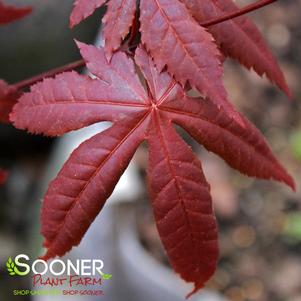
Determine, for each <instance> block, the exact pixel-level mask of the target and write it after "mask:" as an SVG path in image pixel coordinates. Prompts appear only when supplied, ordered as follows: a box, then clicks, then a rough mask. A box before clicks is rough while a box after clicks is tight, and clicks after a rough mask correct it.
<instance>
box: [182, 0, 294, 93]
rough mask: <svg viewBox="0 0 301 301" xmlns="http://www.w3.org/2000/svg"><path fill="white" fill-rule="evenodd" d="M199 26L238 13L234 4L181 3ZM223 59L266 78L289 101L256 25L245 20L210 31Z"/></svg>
mask: <svg viewBox="0 0 301 301" xmlns="http://www.w3.org/2000/svg"><path fill="white" fill-rule="evenodd" d="M181 1H182V2H184V3H185V4H186V6H187V7H188V8H189V10H190V12H191V14H192V15H193V16H194V17H195V19H196V20H197V21H198V22H200V23H201V22H205V21H206V20H211V19H214V18H216V17H218V16H222V15H225V14H226V13H231V12H234V11H237V10H238V7H237V6H236V4H235V3H234V2H233V0H181ZM209 31H210V32H211V33H212V35H213V36H214V38H215V40H216V42H217V44H218V45H219V47H220V49H221V51H222V52H223V54H224V55H225V56H229V57H232V58H234V59H237V60H238V61H239V62H240V63H241V64H242V65H244V66H245V67H246V68H248V69H251V68H253V69H254V70H255V71H256V72H257V73H258V74H259V75H260V76H262V75H263V74H266V76H267V77H268V78H269V79H270V80H271V81H272V82H273V83H275V84H277V85H278V87H279V88H280V89H282V90H283V91H284V92H285V93H286V94H287V95H288V96H289V97H291V92H290V91H289V88H288V86H287V84H286V82H285V78H284V76H283V73H282V71H281V70H280V68H279V66H278V63H277V61H276V60H275V58H274V57H273V54H272V53H271V51H270V49H269V48H268V46H267V45H266V43H265V41H264V39H263V37H262V36H261V34H260V32H259V30H258V29H257V27H256V25H255V24H254V23H253V22H252V21H251V20H250V19H249V18H248V17H247V16H240V17H238V18H234V19H232V20H229V21H226V22H223V23H221V24H217V25H214V26H210V27H209Z"/></svg>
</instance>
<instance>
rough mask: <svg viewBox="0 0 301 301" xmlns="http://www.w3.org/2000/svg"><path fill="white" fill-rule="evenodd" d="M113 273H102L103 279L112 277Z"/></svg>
mask: <svg viewBox="0 0 301 301" xmlns="http://www.w3.org/2000/svg"><path fill="white" fill-rule="evenodd" d="M112 276H113V275H111V274H102V275H101V277H102V279H103V280H109V279H111V278H112Z"/></svg>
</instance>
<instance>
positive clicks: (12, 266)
mask: <svg viewBox="0 0 301 301" xmlns="http://www.w3.org/2000/svg"><path fill="white" fill-rule="evenodd" d="M6 269H7V271H8V273H9V275H11V276H15V275H16V271H15V263H14V262H13V261H12V259H11V257H9V258H8V260H7V262H6Z"/></svg>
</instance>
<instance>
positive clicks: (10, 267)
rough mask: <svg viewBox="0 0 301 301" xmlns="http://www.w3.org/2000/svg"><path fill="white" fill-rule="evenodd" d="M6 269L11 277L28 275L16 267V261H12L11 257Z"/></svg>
mask: <svg viewBox="0 0 301 301" xmlns="http://www.w3.org/2000/svg"><path fill="white" fill-rule="evenodd" d="M6 269H7V271H8V273H9V275H11V276H15V275H18V276H24V275H26V274H27V272H26V273H23V272H20V271H19V270H18V268H17V267H16V265H15V263H14V261H13V260H12V259H11V257H9V258H8V260H7V262H6Z"/></svg>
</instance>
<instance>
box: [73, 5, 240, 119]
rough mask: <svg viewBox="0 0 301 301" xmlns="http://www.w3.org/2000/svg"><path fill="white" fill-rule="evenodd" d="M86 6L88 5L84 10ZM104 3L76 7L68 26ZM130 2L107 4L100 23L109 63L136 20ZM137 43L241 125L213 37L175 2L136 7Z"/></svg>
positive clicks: (161, 65)
mask: <svg viewBox="0 0 301 301" xmlns="http://www.w3.org/2000/svg"><path fill="white" fill-rule="evenodd" d="M88 2H89V4H88ZM105 2H106V1H99V0H98V1H89V0H80V1H75V7H74V9H73V12H72V14H71V25H72V26H73V25H75V24H77V23H79V22H80V21H81V20H83V19H84V18H85V17H87V16H88V15H90V14H91V13H92V12H93V11H94V10H95V8H96V7H99V6H102V5H103V4H104V3H105ZM135 10H136V1H135V0H110V1H109V2H108V10H107V12H106V14H105V17H104V19H103V21H104V29H103V36H104V40H105V46H104V47H105V53H106V55H107V58H108V59H110V58H111V56H112V54H113V51H115V50H116V49H118V48H119V46H120V44H121V41H122V40H123V38H124V37H125V36H126V35H127V33H128V32H129V29H130V26H131V25H132V21H133V18H134V15H135ZM140 22H141V28H140V31H141V38H142V42H143V44H145V46H146V48H147V49H148V50H149V52H150V54H151V55H152V57H153V58H154V60H155V63H156V65H157V67H158V69H159V71H162V70H163V68H164V67H165V66H166V67H167V70H168V72H169V73H170V74H171V75H173V76H174V77H175V79H176V80H177V81H179V82H180V83H181V84H182V85H183V86H184V85H185V84H186V83H187V82H189V84H190V85H191V86H192V87H194V88H196V89H197V90H198V91H199V92H200V93H201V94H202V95H204V96H207V97H208V98H210V100H211V101H212V102H214V103H216V104H217V105H218V106H221V107H223V108H224V109H225V110H226V112H227V113H228V114H229V116H231V117H234V118H236V119H237V121H238V122H240V116H239V114H238V113H237V112H236V111H235V109H234V108H233V106H232V105H231V104H230V102H229V101H228V99H227V93H226V90H225V88H224V86H223V82H222V74H223V69H222V66H221V61H220V60H221V54H220V52H219V50H218V49H217V47H216V45H215V43H214V40H213V37H212V35H211V34H210V33H208V32H207V31H206V30H205V28H203V27H201V26H200V25H199V24H198V23H197V22H196V21H195V20H194V18H193V17H192V16H191V15H190V14H189V12H188V10H187V8H186V6H185V5H184V4H183V3H181V2H180V1H179V0H172V1H171V0H169V1H166V0H141V1H140Z"/></svg>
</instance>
